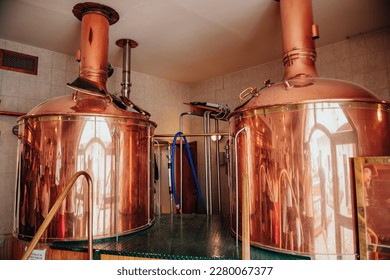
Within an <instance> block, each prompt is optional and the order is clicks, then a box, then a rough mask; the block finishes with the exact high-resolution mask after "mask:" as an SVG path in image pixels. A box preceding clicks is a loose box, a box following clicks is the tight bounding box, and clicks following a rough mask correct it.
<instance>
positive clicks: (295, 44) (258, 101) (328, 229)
mask: <svg viewBox="0 0 390 280" xmlns="http://www.w3.org/2000/svg"><path fill="white" fill-rule="evenodd" d="M280 2H281V3H280V4H281V15H282V28H283V41H284V45H283V48H284V52H285V56H284V62H285V77H284V81H282V82H279V83H276V84H269V85H267V86H266V87H265V88H263V89H262V90H260V91H258V92H257V93H256V94H255V93H253V96H252V98H251V99H250V100H249V101H248V102H247V103H246V104H244V105H243V106H241V107H239V108H237V109H236V110H235V111H234V112H233V113H231V114H230V116H229V124H230V133H231V141H232V142H233V143H234V145H231V147H232V149H233V150H234V149H235V147H237V149H236V150H234V151H233V153H236V158H237V160H236V161H235V162H234V163H233V166H232V168H233V172H232V174H233V182H236V183H237V186H238V188H237V189H236V187H235V186H234V184H233V187H232V188H231V197H230V199H231V224H232V226H231V229H232V231H233V232H234V233H238V235H239V236H240V237H241V236H243V235H244V233H245V232H246V230H247V229H248V230H249V235H250V243H251V244H252V245H254V246H259V247H263V248H267V249H271V250H276V251H280V252H286V253H292V254H298V255H305V256H309V257H311V258H314V259H328V258H329V259H355V258H358V246H357V225H356V223H357V221H356V209H355V189H354V184H353V183H354V182H353V178H351V176H352V171H353V167H352V166H351V158H353V157H356V156H384V155H390V145H389V140H388V139H389V137H390V133H389V131H390V104H389V103H388V102H385V101H381V100H379V98H377V97H376V96H375V95H374V94H373V93H371V92H370V91H368V90H367V89H365V88H362V87H360V86H358V85H355V84H352V83H349V82H345V81H340V80H334V79H325V78H320V77H318V74H317V72H316V70H315V67H314V61H315V51H314V44H313V43H312V42H311V25H312V18H311V2H310V1H309V0H301V1H292V0H281V1H280ZM294 17H295V18H294ZM286 25H287V26H286ZM289 29H290V30H289ZM295 29H297V30H295ZM241 132H242V133H241ZM234 141H235V142H234ZM244 187H248V189H249V195H248V199H247V201H248V207H249V213H248V214H247V218H246V219H248V221H247V224H248V226H247V229H246V223H245V221H244V223H243V220H242V212H243V211H244V210H243V205H244V203H245V199H244V200H243V197H242V196H243V188H244ZM237 202H238V212H236V211H237ZM237 217H238V220H237ZM244 219H245V218H244ZM242 224H243V225H244V226H242ZM243 229H244V230H243Z"/></svg>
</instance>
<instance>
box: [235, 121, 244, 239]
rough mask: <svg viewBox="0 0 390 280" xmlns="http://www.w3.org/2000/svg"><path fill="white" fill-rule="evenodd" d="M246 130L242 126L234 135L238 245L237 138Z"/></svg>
mask: <svg viewBox="0 0 390 280" xmlns="http://www.w3.org/2000/svg"><path fill="white" fill-rule="evenodd" d="M244 130H245V127H243V128H241V129H240V130H239V131H237V133H236V135H235V136H234V161H235V163H236V164H235V165H236V166H235V167H236V170H235V171H236V172H235V173H236V246H238V152H237V149H238V145H237V139H238V136H239V135H240V134H241V133H242V132H243V131H244Z"/></svg>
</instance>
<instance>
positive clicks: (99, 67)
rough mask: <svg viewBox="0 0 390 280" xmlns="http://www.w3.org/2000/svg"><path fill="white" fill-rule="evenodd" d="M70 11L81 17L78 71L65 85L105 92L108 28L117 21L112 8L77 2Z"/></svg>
mask: <svg viewBox="0 0 390 280" xmlns="http://www.w3.org/2000/svg"><path fill="white" fill-rule="evenodd" d="M72 12H73V14H74V15H75V17H76V18H78V19H79V20H81V24H82V25H81V43H80V74H79V77H78V78H77V79H76V80H75V81H74V82H73V83H72V84H69V86H70V87H71V88H74V89H76V90H80V89H81V90H84V91H88V92H92V93H103V94H105V93H107V89H106V81H107V78H108V29H109V25H111V24H114V23H116V22H117V21H118V20H119V15H118V13H117V12H116V11H115V10H113V9H112V8H110V7H108V6H105V5H102V4H98V3H92V2H86V3H79V4H77V5H75V6H74V7H73V11H72Z"/></svg>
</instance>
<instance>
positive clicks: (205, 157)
mask: <svg viewBox="0 0 390 280" xmlns="http://www.w3.org/2000/svg"><path fill="white" fill-rule="evenodd" d="M206 114H207V112H204V114H203V132H204V133H206V130H207V127H206V119H207V118H206ZM203 140H204V143H203V147H204V173H205V174H204V177H205V192H206V214H207V215H209V185H208V168H207V164H208V161H207V136H204V139H203Z"/></svg>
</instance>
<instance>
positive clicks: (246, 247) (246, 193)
mask: <svg viewBox="0 0 390 280" xmlns="http://www.w3.org/2000/svg"><path fill="white" fill-rule="evenodd" d="M245 135H246V144H247V147H248V151H251V147H250V145H251V139H250V133H249V128H248V127H245ZM246 154H247V168H248V169H247V170H248V173H247V174H245V175H246V176H245V177H244V178H246V180H243V182H242V203H241V204H242V206H241V207H242V217H241V219H242V259H243V260H250V259H251V256H250V190H249V186H251V174H252V171H251V168H252V164H251V156H252V155H251V153H249V152H247V153H246Z"/></svg>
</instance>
